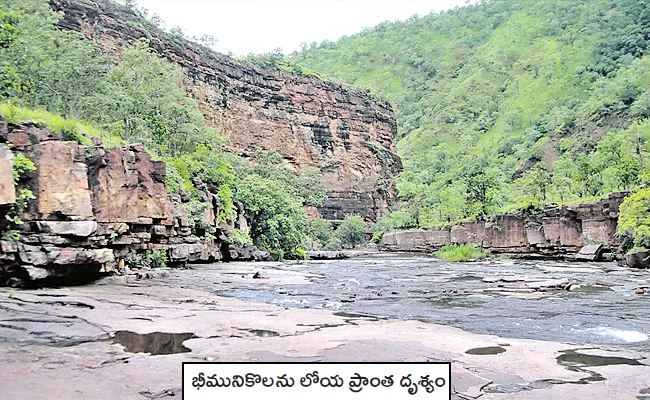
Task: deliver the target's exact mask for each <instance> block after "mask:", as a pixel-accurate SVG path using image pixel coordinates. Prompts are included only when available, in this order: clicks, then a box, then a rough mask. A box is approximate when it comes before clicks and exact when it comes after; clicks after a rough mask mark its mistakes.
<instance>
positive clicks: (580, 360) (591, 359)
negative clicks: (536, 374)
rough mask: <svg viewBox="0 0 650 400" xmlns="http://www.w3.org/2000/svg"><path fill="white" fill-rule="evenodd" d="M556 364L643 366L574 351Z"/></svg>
mask: <svg viewBox="0 0 650 400" xmlns="http://www.w3.org/2000/svg"><path fill="white" fill-rule="evenodd" d="M557 363H558V364H560V365H564V366H579V367H604V366H607V365H619V364H625V365H643V364H641V363H639V362H638V361H637V360H633V359H631V358H623V357H604V356H593V355H590V354H582V353H576V352H575V351H571V350H570V351H567V352H565V353H564V354H562V355H560V356H559V357H558V358H557Z"/></svg>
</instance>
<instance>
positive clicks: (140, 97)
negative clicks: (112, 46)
mask: <svg viewBox="0 0 650 400" xmlns="http://www.w3.org/2000/svg"><path fill="white" fill-rule="evenodd" d="M182 79H183V70H182V69H181V68H180V67H178V66H177V65H175V64H171V63H169V62H168V61H167V60H164V59H162V58H161V57H160V56H158V55H157V54H156V53H155V52H154V51H153V50H152V49H151V48H150V47H149V42H148V41H147V40H146V39H140V40H139V41H137V42H136V43H134V44H133V45H132V46H129V47H127V48H126V49H124V52H123V54H122V60H121V61H120V63H119V64H118V65H117V66H116V67H115V68H113V69H112V70H111V71H110V74H109V80H110V83H111V85H112V90H111V97H110V98H107V99H106V103H105V105H106V110H105V112H104V113H102V115H101V116H98V117H99V118H100V121H101V122H102V123H104V126H106V127H107V128H109V129H110V130H112V131H114V132H116V133H118V134H119V135H120V136H121V137H123V138H124V139H125V140H127V141H131V142H141V143H144V144H145V146H147V148H148V149H150V150H152V151H154V152H156V153H158V154H160V155H164V156H171V157H179V156H181V155H183V154H187V153H191V152H193V151H194V150H195V149H196V148H197V146H198V145H199V144H201V143H213V142H218V141H219V139H218V137H217V134H216V130H215V129H213V128H210V127H208V126H207V125H206V123H205V119H204V117H203V115H202V114H201V112H200V111H199V108H198V105H197V104H196V101H194V100H193V99H192V98H191V97H189V95H188V94H187V93H186V92H185V90H183V89H182V88H181V86H180V84H181V80H182Z"/></svg>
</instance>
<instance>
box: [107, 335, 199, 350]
mask: <svg viewBox="0 0 650 400" xmlns="http://www.w3.org/2000/svg"><path fill="white" fill-rule="evenodd" d="M195 337H196V336H194V334H192V333H163V332H154V333H147V334H144V335H143V334H139V333H135V332H130V331H118V332H115V336H114V337H113V343H117V344H121V345H122V346H124V349H125V350H126V351H128V352H129V353H150V354H151V355H153V356H155V355H162V354H175V353H188V352H189V351H190V349H188V348H187V347H185V346H183V342H184V341H186V340H188V339H193V338H195Z"/></svg>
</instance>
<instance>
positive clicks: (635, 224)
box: [616, 189, 650, 248]
mask: <svg viewBox="0 0 650 400" xmlns="http://www.w3.org/2000/svg"><path fill="white" fill-rule="evenodd" d="M616 233H617V234H618V235H619V236H627V237H629V238H631V239H632V240H633V242H634V246H635V247H643V248H650V189H641V190H639V191H638V192H636V193H634V194H632V195H630V196H629V197H627V198H626V199H625V200H624V201H623V204H621V207H620V213H619V217H618V227H617V231H616Z"/></svg>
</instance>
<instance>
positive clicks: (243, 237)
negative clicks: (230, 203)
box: [228, 228, 253, 247]
mask: <svg viewBox="0 0 650 400" xmlns="http://www.w3.org/2000/svg"><path fill="white" fill-rule="evenodd" d="M228 239H229V241H230V244H232V245H234V246H237V247H246V246H252V245H253V239H251V237H250V236H249V235H248V233H246V232H244V231H242V230H239V229H237V228H235V229H233V231H232V233H231V234H230V237H229V238H228Z"/></svg>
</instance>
